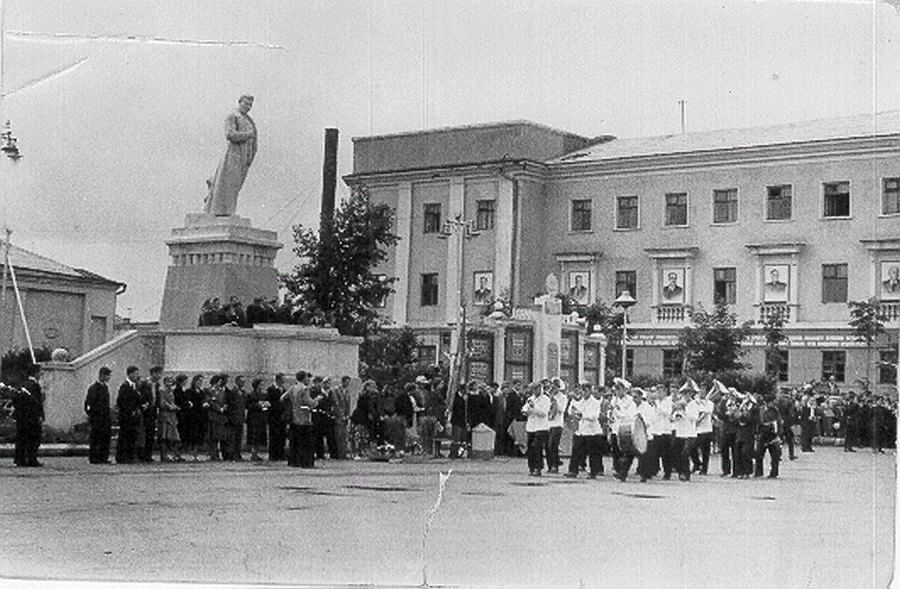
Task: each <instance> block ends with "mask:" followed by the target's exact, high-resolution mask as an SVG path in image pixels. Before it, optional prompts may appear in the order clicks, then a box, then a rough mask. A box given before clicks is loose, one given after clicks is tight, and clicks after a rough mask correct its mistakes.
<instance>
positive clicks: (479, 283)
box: [472, 272, 494, 306]
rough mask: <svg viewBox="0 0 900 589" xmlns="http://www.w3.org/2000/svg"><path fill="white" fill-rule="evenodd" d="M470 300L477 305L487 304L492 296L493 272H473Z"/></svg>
mask: <svg viewBox="0 0 900 589" xmlns="http://www.w3.org/2000/svg"><path fill="white" fill-rule="evenodd" d="M474 283H475V284H474V292H473V297H472V302H473V303H474V304H475V305H478V306H484V305H488V304H490V302H491V299H492V298H493V296H494V273H493V272H475V274H474Z"/></svg>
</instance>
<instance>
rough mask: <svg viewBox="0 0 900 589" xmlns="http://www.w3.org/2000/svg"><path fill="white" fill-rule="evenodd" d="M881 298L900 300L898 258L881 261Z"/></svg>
mask: <svg viewBox="0 0 900 589" xmlns="http://www.w3.org/2000/svg"><path fill="white" fill-rule="evenodd" d="M880 298H881V299H883V300H887V301H897V300H900V260H885V261H884V262H882V263H881V297H880Z"/></svg>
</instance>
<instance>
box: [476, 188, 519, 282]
mask: <svg viewBox="0 0 900 589" xmlns="http://www.w3.org/2000/svg"><path fill="white" fill-rule="evenodd" d="M513 188H514V187H513V181H512V180H507V179H506V178H500V183H499V186H498V187H497V203H496V205H497V206H496V207H495V211H494V293H495V294H497V295H499V294H500V293H502V292H503V291H504V290H506V291H508V292H512V289H511V288H510V285H511V284H512V241H513ZM482 239H483V238H482Z"/></svg>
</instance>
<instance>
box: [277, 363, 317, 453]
mask: <svg viewBox="0 0 900 589" xmlns="http://www.w3.org/2000/svg"><path fill="white" fill-rule="evenodd" d="M288 399H290V404H291V423H290V430H289V432H290V440H291V445H290V451H289V453H288V466H299V467H301V468H314V467H315V460H316V453H315V430H314V429H313V424H312V410H313V409H314V408H315V406H316V403H317V401H316V400H315V399H313V398H312V397H311V396H310V394H309V375H308V374H307V373H306V372H304V371H302V370H301V371H300V372H298V373H297V382H296V383H295V384H294V385H293V386H291V388H289V389H288V390H287V392H286V393H284V395H282V401H286V400H288Z"/></svg>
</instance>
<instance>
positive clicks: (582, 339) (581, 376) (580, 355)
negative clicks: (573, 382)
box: [577, 331, 587, 384]
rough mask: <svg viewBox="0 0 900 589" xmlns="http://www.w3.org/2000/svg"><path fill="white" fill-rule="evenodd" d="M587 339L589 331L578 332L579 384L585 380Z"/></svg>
mask: <svg viewBox="0 0 900 589" xmlns="http://www.w3.org/2000/svg"><path fill="white" fill-rule="evenodd" d="M586 341H587V331H585V332H584V333H581V332H580V331H579V332H578V377H577V378H578V384H581V383H583V382H584V344H585V342H586Z"/></svg>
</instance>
